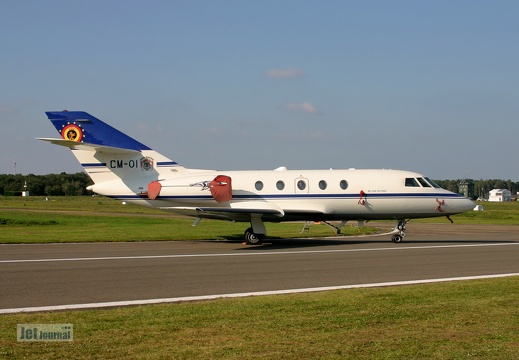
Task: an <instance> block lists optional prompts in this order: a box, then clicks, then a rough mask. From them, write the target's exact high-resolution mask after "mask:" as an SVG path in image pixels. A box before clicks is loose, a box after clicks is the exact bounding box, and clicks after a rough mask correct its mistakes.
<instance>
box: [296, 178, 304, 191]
mask: <svg viewBox="0 0 519 360" xmlns="http://www.w3.org/2000/svg"><path fill="white" fill-rule="evenodd" d="M297 188H298V189H299V190H304V189H306V182H305V181H304V180H299V181H298V182H297Z"/></svg>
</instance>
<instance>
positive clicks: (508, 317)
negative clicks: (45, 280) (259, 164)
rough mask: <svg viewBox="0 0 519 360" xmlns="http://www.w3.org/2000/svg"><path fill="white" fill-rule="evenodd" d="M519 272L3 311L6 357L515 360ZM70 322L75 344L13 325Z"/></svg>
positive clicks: (1, 351)
mask: <svg viewBox="0 0 519 360" xmlns="http://www.w3.org/2000/svg"><path fill="white" fill-rule="evenodd" d="M517 288H519V277H512V278H502V279H495V280H478V281H468V282H453V283H441V284H428V285H415V286H403V287H391V288H373V289H357V290H344V291H333V292H323V293H313V294H298V295H282V296H266V297H252V298H243V299H224V300H217V301H208V302H200V303H182V304H164V305H153V306H140V307H130V308H118V309H112V310H85V311H67V312H55V313H36V314H18V315H6V316H2V317H1V320H2V321H1V322H0V357H1V358H2V359H20V358H27V359H51V358H53V359H54V358H67V359H129V358H131V359H252V358H260V359H315V358H326V359H342V358H358V359H425V358H434V359H466V358H475V359H517V357H518V356H519V308H518V307H517V304H518V303H519V292H518V291H511V289H517ZM20 323H72V324H73V325H74V341H73V342H72V343H18V342H16V324H20Z"/></svg>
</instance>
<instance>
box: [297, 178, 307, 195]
mask: <svg viewBox="0 0 519 360" xmlns="http://www.w3.org/2000/svg"><path fill="white" fill-rule="evenodd" d="M294 189H295V192H296V194H307V193H308V192H309V191H310V190H309V183H308V179H307V178H305V177H298V178H296V179H295V180H294Z"/></svg>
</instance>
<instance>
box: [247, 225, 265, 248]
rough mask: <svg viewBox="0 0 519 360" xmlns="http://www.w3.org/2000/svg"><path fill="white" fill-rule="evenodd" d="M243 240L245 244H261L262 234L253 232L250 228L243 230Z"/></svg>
mask: <svg viewBox="0 0 519 360" xmlns="http://www.w3.org/2000/svg"><path fill="white" fill-rule="evenodd" d="M245 241H246V242H247V245H261V244H262V243H263V235H262V234H255V233H254V232H253V231H252V228H248V229H247V230H245Z"/></svg>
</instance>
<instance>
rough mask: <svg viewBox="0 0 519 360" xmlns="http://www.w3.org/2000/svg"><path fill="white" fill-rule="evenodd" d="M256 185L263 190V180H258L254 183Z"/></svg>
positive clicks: (257, 188)
mask: <svg viewBox="0 0 519 360" xmlns="http://www.w3.org/2000/svg"><path fill="white" fill-rule="evenodd" d="M254 186H255V187H256V190H258V191H260V190H263V182H261V181H256V184H255V185H254Z"/></svg>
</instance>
